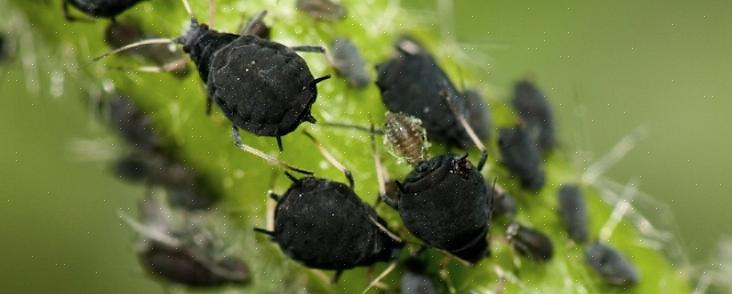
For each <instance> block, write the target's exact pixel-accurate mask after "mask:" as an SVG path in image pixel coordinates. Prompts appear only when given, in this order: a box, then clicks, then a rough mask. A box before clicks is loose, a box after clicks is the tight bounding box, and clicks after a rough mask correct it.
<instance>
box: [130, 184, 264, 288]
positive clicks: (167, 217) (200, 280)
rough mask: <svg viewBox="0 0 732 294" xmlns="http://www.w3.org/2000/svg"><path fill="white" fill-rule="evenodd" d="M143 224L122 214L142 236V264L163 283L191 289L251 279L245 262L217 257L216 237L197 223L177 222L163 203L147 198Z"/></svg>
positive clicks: (139, 252) (140, 246)
mask: <svg viewBox="0 0 732 294" xmlns="http://www.w3.org/2000/svg"><path fill="white" fill-rule="evenodd" d="M141 213H142V214H141V218H142V220H141V222H140V223H138V222H136V221H133V220H131V219H129V218H128V217H126V216H124V215H123V220H125V221H127V222H128V223H129V224H130V225H131V226H132V227H133V228H134V229H135V230H137V231H138V232H139V233H140V236H141V238H140V242H139V248H138V257H139V261H140V263H141V265H142V266H143V267H144V268H145V269H146V270H147V271H148V272H149V273H150V274H152V275H155V276H157V277H159V278H161V279H162V280H164V281H167V282H172V283H176V284H181V285H185V286H188V287H216V286H222V285H226V284H245V283H247V282H248V281H249V279H250V274H249V268H248V267H247V265H246V263H244V261H242V260H241V259H239V258H236V257H233V256H217V255H218V254H220V253H219V252H216V251H217V250H220V249H217V246H216V245H215V242H217V240H214V239H212V238H215V237H216V235H212V234H210V233H203V231H202V228H200V227H198V226H197V225H196V224H195V223H189V222H187V221H186V222H183V223H177V222H174V221H173V220H175V219H176V218H175V215H174V214H172V212H171V211H170V210H169V209H167V207H165V206H164V205H163V204H162V203H160V200H158V199H155V198H153V197H147V198H146V199H145V201H143V202H142V204H141Z"/></svg>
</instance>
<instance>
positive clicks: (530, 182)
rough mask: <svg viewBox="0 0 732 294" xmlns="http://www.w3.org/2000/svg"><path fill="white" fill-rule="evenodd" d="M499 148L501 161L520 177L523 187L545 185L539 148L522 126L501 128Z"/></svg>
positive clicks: (530, 187) (533, 187)
mask: <svg viewBox="0 0 732 294" xmlns="http://www.w3.org/2000/svg"><path fill="white" fill-rule="evenodd" d="M498 148H499V150H500V152H501V162H502V163H503V165H505V166H506V167H507V168H508V169H509V170H510V171H511V173H513V175H514V176H516V177H518V179H519V181H520V182H521V186H522V187H524V188H527V189H530V190H534V191H536V190H539V189H541V188H542V187H543V186H544V183H545V176H544V166H543V161H542V158H541V155H540V153H539V149H538V147H537V146H536V145H535V144H534V143H533V141H532V140H531V138H530V137H529V134H528V133H527V132H526V130H525V129H524V128H523V127H522V126H516V127H513V128H502V129H500V130H499V131H498Z"/></svg>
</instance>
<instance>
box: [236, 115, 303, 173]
mask: <svg viewBox="0 0 732 294" xmlns="http://www.w3.org/2000/svg"><path fill="white" fill-rule="evenodd" d="M231 137H232V138H233V139H234V145H236V147H239V149H241V150H244V151H246V152H248V153H250V154H252V155H254V156H257V157H259V158H261V159H264V160H265V161H267V162H269V163H271V164H274V165H279V166H281V167H283V168H285V169H289V170H292V171H296V172H299V173H301V174H306V175H312V174H313V172H311V171H306V170H304V169H300V168H297V167H294V166H291V165H289V164H287V163H285V162H284V161H281V160H279V159H277V158H274V157H272V156H270V155H268V154H266V153H264V152H262V151H261V150H259V149H256V148H254V147H252V146H249V145H247V144H244V143H243V142H242V141H241V137H240V136H239V129H238V128H237V127H236V126H232V128H231Z"/></svg>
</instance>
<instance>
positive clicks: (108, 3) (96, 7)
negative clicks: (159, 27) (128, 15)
mask: <svg viewBox="0 0 732 294" xmlns="http://www.w3.org/2000/svg"><path fill="white" fill-rule="evenodd" d="M139 2H142V0H63V4H62V7H63V12H64V17H65V18H66V20H68V21H75V20H79V19H78V18H76V17H74V16H72V15H71V12H70V11H69V4H70V5H71V6H74V7H76V9H78V10H80V11H81V12H83V13H85V14H87V15H89V16H93V17H102V18H112V19H114V17H116V16H117V15H119V14H121V13H122V12H125V11H126V10H127V9H130V8H132V6H135V5H137V3H139Z"/></svg>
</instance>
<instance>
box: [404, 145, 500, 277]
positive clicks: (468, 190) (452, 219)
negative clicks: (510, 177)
mask: <svg viewBox="0 0 732 294" xmlns="http://www.w3.org/2000/svg"><path fill="white" fill-rule="evenodd" d="M487 197H488V194H487V188H486V186H485V182H484V180H483V176H482V175H481V174H480V172H479V171H478V170H476V169H475V168H474V167H473V165H472V164H471V163H470V161H468V160H467V158H458V157H454V156H451V155H441V156H437V157H434V158H432V159H430V160H428V161H423V162H421V163H419V164H418V165H417V167H416V168H415V169H414V170H412V171H411V172H410V173H409V174H408V175H407V177H406V179H405V180H404V183H403V184H402V189H401V191H400V198H399V202H398V209H399V214H400V215H401V217H402V220H403V221H404V225H405V226H406V227H407V229H408V230H409V231H410V232H412V233H413V234H414V235H415V236H417V237H418V238H420V239H421V240H422V241H424V242H425V243H427V244H428V245H430V246H433V247H436V248H439V249H443V250H445V251H448V252H450V253H451V254H453V255H455V256H457V257H459V258H461V259H463V260H465V261H468V262H471V263H476V262H478V261H479V260H480V259H481V258H483V257H484V256H485V254H486V253H487V250H488V245H487V241H486V233H487V230H488V220H489V215H488V211H490V208H487V207H486V206H487V205H488V203H489V202H488V198H487Z"/></svg>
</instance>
